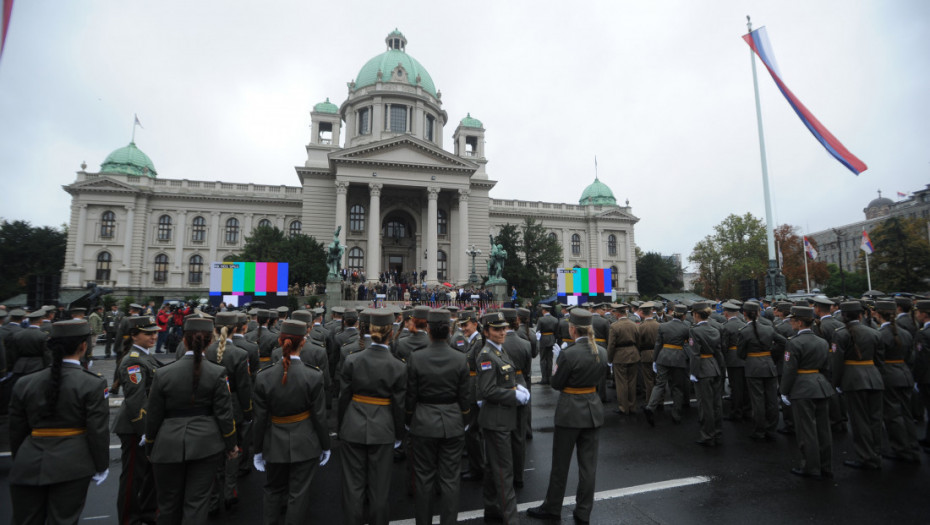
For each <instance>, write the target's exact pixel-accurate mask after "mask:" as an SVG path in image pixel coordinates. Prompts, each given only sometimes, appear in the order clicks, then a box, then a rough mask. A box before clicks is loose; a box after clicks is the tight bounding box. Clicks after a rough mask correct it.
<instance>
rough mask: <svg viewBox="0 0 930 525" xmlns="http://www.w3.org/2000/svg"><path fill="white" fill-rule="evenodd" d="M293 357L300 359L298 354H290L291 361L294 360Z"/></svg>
mask: <svg viewBox="0 0 930 525" xmlns="http://www.w3.org/2000/svg"><path fill="white" fill-rule="evenodd" d="M295 359H296V360H298V361H300V356H299V355H292V356H291V361H293V360H295Z"/></svg>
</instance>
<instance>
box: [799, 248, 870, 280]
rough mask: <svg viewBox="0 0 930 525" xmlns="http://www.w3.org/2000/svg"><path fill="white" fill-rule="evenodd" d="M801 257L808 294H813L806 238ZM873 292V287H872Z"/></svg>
mask: <svg viewBox="0 0 930 525" xmlns="http://www.w3.org/2000/svg"><path fill="white" fill-rule="evenodd" d="M801 257H804V280H805V281H806V282H807V293H811V276H810V274H808V273H807V246H804V237H801ZM869 289H870V290H871V289H872V287H871V286H870V287H869Z"/></svg>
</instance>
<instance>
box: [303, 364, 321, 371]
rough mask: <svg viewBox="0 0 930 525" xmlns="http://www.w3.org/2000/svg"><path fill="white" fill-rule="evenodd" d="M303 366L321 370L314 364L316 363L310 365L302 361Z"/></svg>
mask: <svg viewBox="0 0 930 525" xmlns="http://www.w3.org/2000/svg"><path fill="white" fill-rule="evenodd" d="M304 366H305V367H307V368H312V369H314V370H316V371H317V372H322V370H320V367H318V366H316V365H311V364H308V363H304Z"/></svg>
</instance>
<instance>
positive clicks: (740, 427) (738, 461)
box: [0, 361, 930, 525]
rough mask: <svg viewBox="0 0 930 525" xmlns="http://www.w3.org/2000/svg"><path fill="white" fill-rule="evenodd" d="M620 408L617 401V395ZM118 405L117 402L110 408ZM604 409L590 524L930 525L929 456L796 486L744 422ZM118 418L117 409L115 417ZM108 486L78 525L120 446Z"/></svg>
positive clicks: (397, 479) (246, 513) (787, 458)
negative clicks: (708, 445)
mask: <svg viewBox="0 0 930 525" xmlns="http://www.w3.org/2000/svg"><path fill="white" fill-rule="evenodd" d="M96 368H97V369H98V371H100V372H103V373H104V374H105V375H106V374H107V372H109V373H110V374H111V373H112V361H109V362H108V361H98V363H97V367H96ZM610 395H611V396H613V392H612V391H611V392H610ZM557 397H558V393H557V392H555V391H553V390H551V389H549V388H548V387H543V386H536V385H534V388H533V400H532V401H533V428H534V430H535V432H534V439H533V440H532V441H528V448H527V461H526V469H527V471H526V473H525V476H524V478H525V483H526V484H525V487H524V488H522V489H518V490H517V501H518V505H519V508H520V510H521V520H522V521H523V522H524V523H543V522H540V521H537V520H534V519H533V518H529V517H527V516H526V514H525V509H526V508H527V507H531V506H535V505H537V504H538V502H539V501H541V500H542V498H543V497H544V495H545V492H546V486H547V482H548V476H549V464H550V458H551V446H552V431H553V422H552V412H553V409H554V406H555V402H556V400H557ZM116 403H118V398H117V399H114V400H113V403H112V404H113V405H115V404H116ZM612 408H613V403H610V404H609V406H608V407H607V421H606V424H605V426H604V427H603V428H602V429H601V433H600V450H599V463H598V472H597V484H596V490H597V491H598V494H597V501H596V503H595V505H594V512H593V514H592V516H591V523H598V524H617V523H631V524H692V523H694V524H699V523H722V524H729V523H751V524H753V525H763V524H786V523H807V522H809V523H815V522H816V523H818V524H830V523H837V524H843V525H849V524H858V523H863V524H883V523H894V524H912V523H914V524H916V523H930V501H928V499H927V498H926V490H927V487H928V486H930V455H926V454H925V455H924V458H923V459H924V463H923V465H920V466H913V465H907V464H901V463H895V462H891V461H887V460H886V461H885V462H884V464H883V469H882V470H881V471H878V472H860V471H856V470H851V469H849V468H847V467H845V466H843V464H842V463H843V460H845V459H851V458H853V457H854V451H853V443H852V437H851V435H850V434H841V435H836V436H834V457H833V464H834V472H835V478H834V479H833V480H831V481H815V480H807V479H802V478H798V477H796V476H793V475H791V474H790V473H789V470H790V469H791V467H792V466H794V462H795V460H796V458H797V457H798V451H797V444H796V443H795V441H794V439H793V438H792V437H788V436H783V435H778V437H777V439H776V440H775V441H774V442H770V443H755V442H753V441H751V440H750V439H749V437H748V436H749V433H750V432H751V424H750V423H749V422H724V436H723V440H722V442H723V444H722V446H719V447H717V448H715V449H705V448H703V447H700V446H698V445H696V444H695V443H694V441H695V439H697V437H698V423H697V410H696V409H691V410H689V411H687V412H686V414H685V416H684V420H683V422H682V424H680V425H675V424H673V423H672V421H671V419H670V417H668V415H667V414H663V413H659V414H658V415H657V424H656V427H655V428H651V427H649V426H648V425H647V424H646V422H645V421H644V420H643V419H642V418H641V416H638V417H620V416H617V415H615V414H613V412H612ZM116 411H117V408H115V407H114V408H112V409H111V417H112V416H115V414H116ZM0 436H2V437H0V451H2V452H3V453H2V455H0V523H9V521H10V509H11V502H10V495H9V490H8V473H9V469H10V464H11V459H10V457H9V455H8V453H6V451H8V450H9V448H8V444H7V439H8V427H7V425H6V421H5V419H4V420H0ZM112 443H113V448H112V453H111V464H110V476H109V478H107V480H106V481H105V482H104V483H103V485H101V486H99V487H97V486H93V485H92V486H91V487H90V490H89V492H88V498H87V504H86V506H85V509H84V514H83V518H82V523H85V522H86V523H116V517H115V512H116V491H117V484H118V479H119V471H120V463H119V440H118V439H117V438H116V436H115V435H114V436H113V437H112ZM339 461H340V446H339V443H338V441H337V442H336V443H335V445H334V447H333V458H332V460H331V461H330V463H329V464H328V465H326V466H325V467H322V468H319V469H317V471H316V475H315V478H314V480H313V493H314V499H315V502H316V504H315V505H314V511H313V514H312V516H311V523H325V524H330V523H333V524H336V523H340V522H341V516H342V513H341V488H340V487H341V474H340V468H339ZM405 468H406V465H405V464H403V463H396V464H394V472H393V484H392V487H393V488H392V492H391V519H392V520H394V521H395V522H397V523H408V522H409V523H413V520H412V518H413V499H412V498H409V497H408V496H407V494H406V490H405V488H404V487H405V486H406V485H405V480H406V470H405ZM576 480H577V475H576V472H575V469H574V467H573V469H572V471H571V473H570V475H569V483H568V493H567V494H566V500H567V501H566V504H565V506H564V507H563V510H562V516H563V522H564V523H572V522H573V520H572V517H571V511H572V503H573V496H574V493H573V491H574V484H575V482H576ZM263 481H264V474H262V473H260V472H253V473H252V474H250V475H249V476H247V477H244V478H240V503H239V505H238V507H237V508H235V509H234V510H233V511H232V512H230V513H226V514H221V515H220V517H219V518H218V519H217V520H215V521H214V522H215V523H229V524H239V523H241V524H254V523H260V522H261V499H262V483H263ZM459 511H460V515H459V519H460V521H461V522H463V523H482V519H481V515H482V501H481V484H480V483H476V482H463V483H462V488H461V496H460V504H459Z"/></svg>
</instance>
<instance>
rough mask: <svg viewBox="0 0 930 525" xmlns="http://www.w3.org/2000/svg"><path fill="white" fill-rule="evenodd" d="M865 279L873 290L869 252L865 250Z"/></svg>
mask: <svg viewBox="0 0 930 525" xmlns="http://www.w3.org/2000/svg"><path fill="white" fill-rule="evenodd" d="M865 279H866V281H867V282H868V283H869V290H871V289H872V274H870V273H869V252H865Z"/></svg>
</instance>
